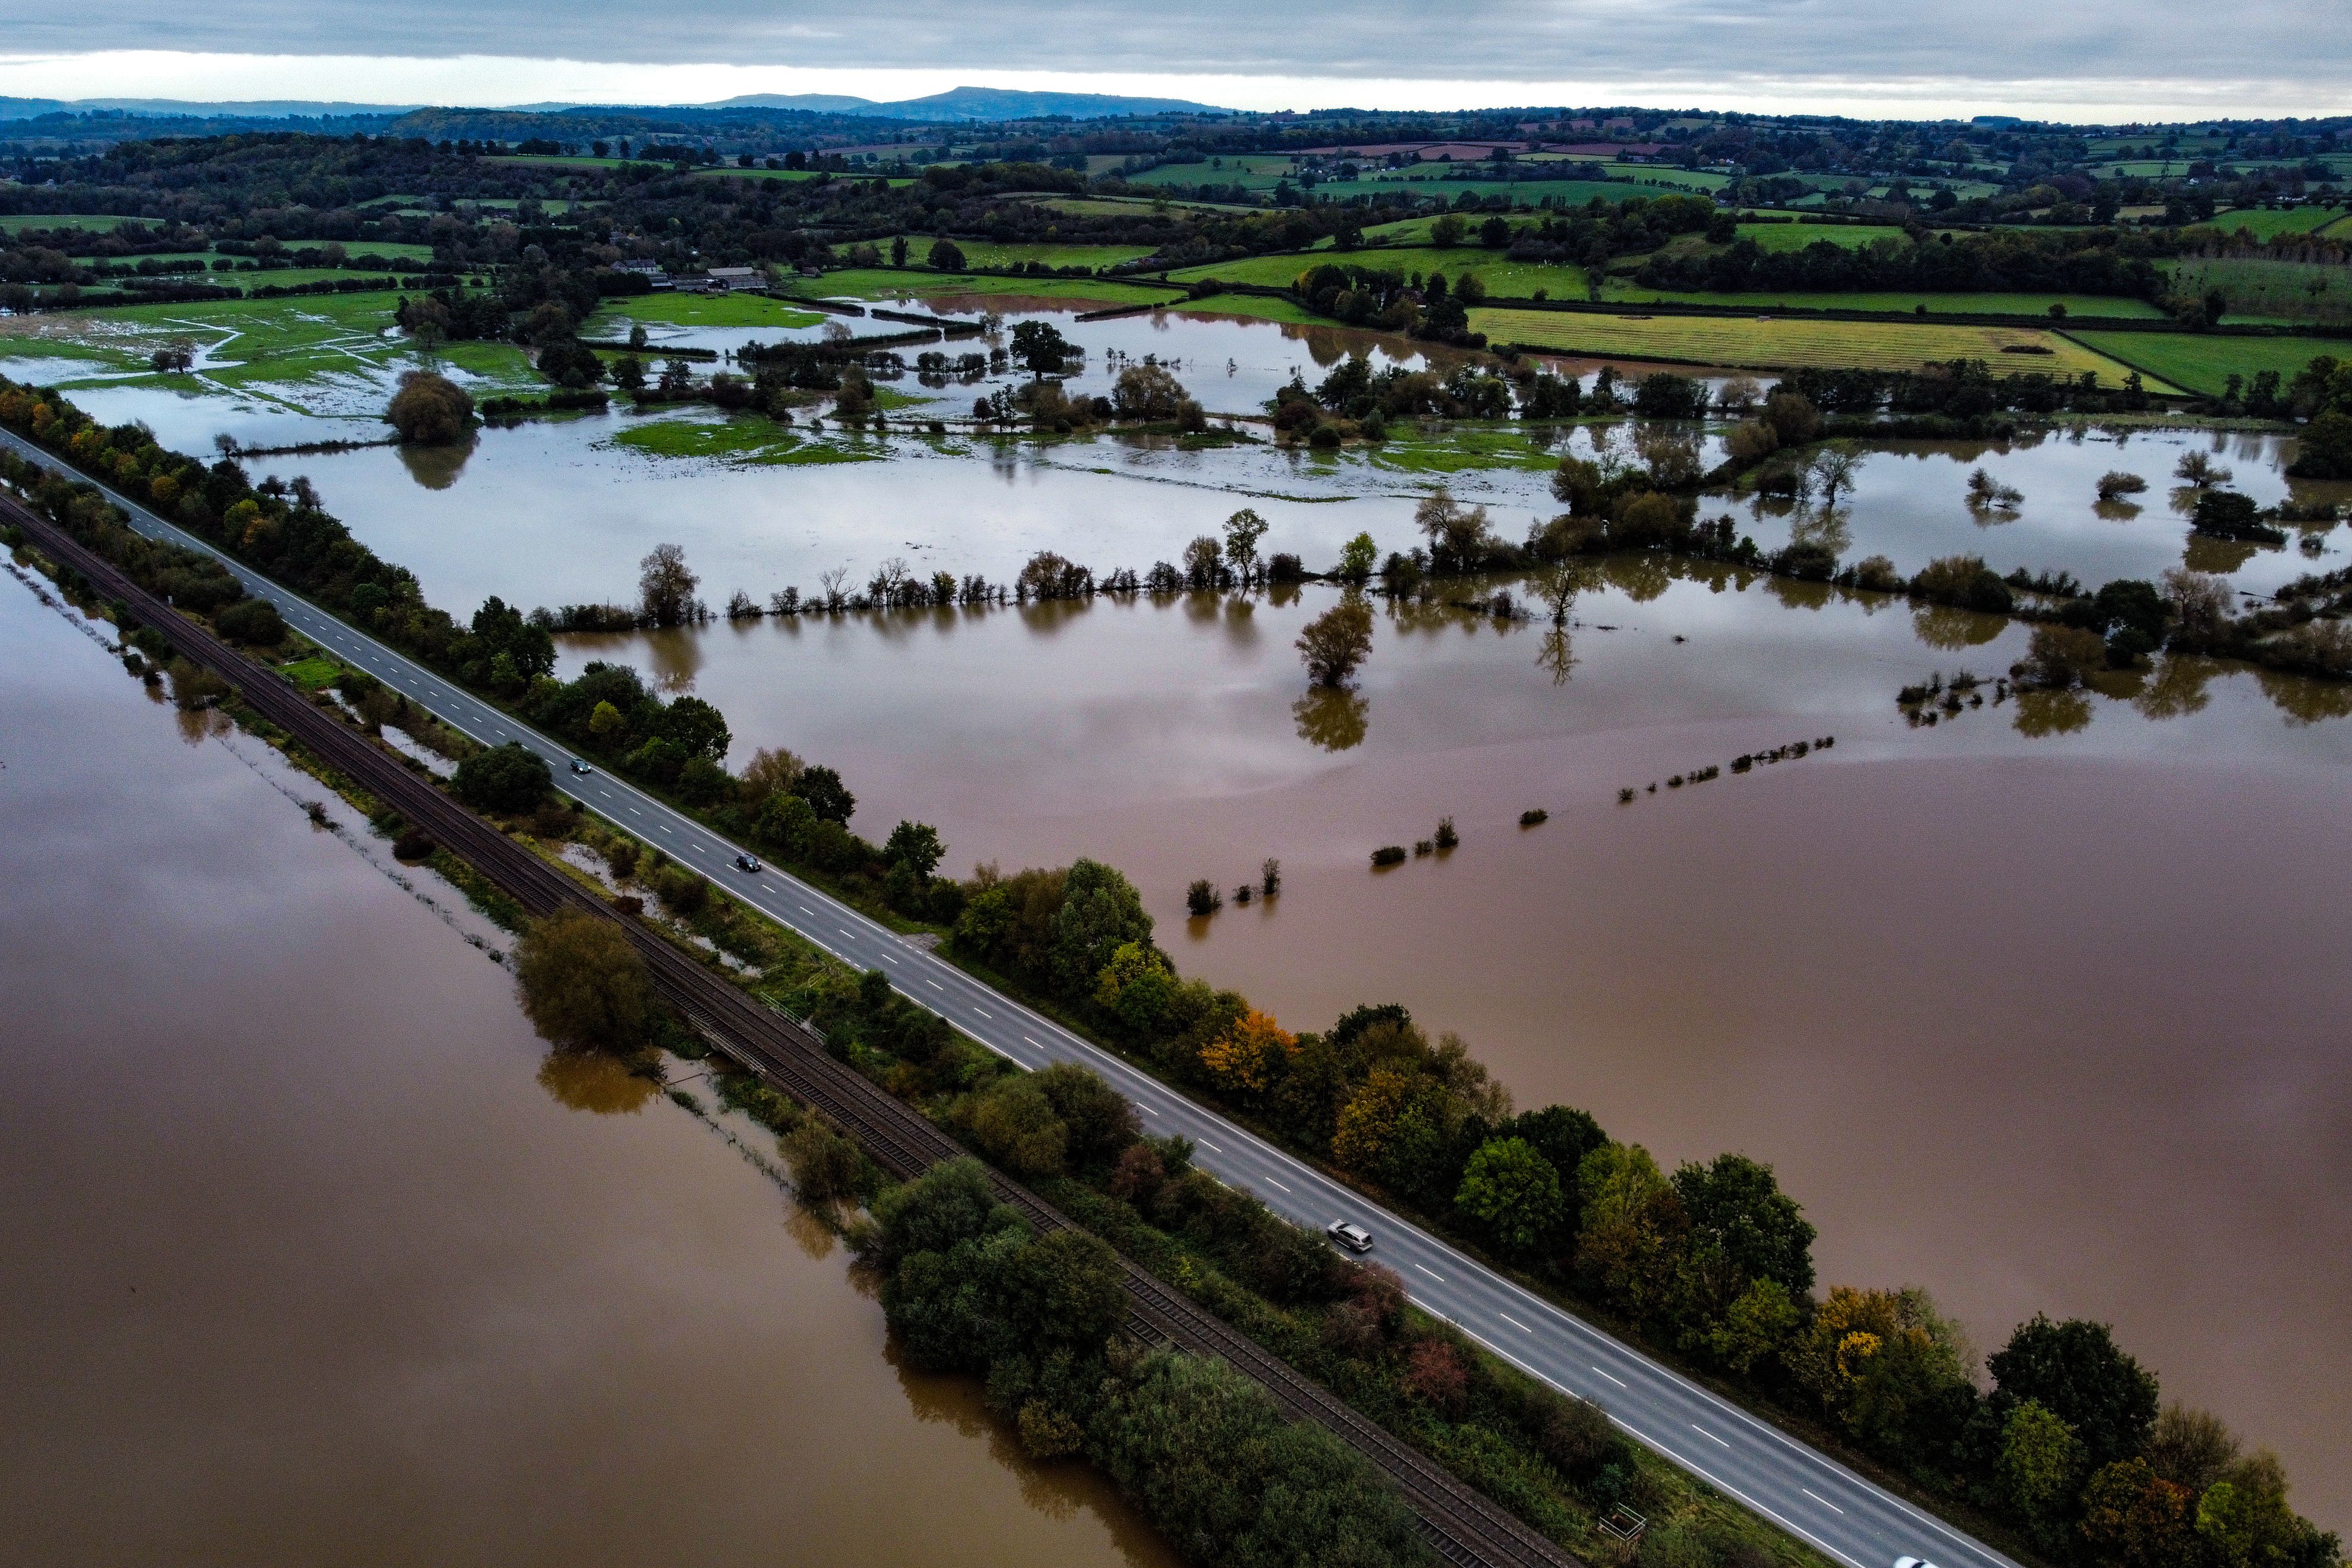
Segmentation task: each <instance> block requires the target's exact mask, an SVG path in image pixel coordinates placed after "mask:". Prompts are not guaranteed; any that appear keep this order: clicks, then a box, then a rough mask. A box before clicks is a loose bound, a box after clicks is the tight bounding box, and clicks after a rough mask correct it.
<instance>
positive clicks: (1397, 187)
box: [1328, 170, 1668, 207]
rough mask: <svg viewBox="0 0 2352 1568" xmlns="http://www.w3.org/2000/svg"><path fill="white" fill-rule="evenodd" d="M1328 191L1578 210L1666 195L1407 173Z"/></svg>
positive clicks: (1613, 185) (1620, 187) (1583, 184)
mask: <svg viewBox="0 0 2352 1568" xmlns="http://www.w3.org/2000/svg"><path fill="white" fill-rule="evenodd" d="M1328 189H1329V190H1330V191H1331V192H1332V193H1335V194H1341V195H1357V194H1364V195H1372V196H1382V195H1395V196H1409V197H1412V199H1414V200H1416V201H1423V202H1433V201H1434V202H1446V203H1449V204H1450V203H1452V202H1454V200H1455V199H1456V198H1458V197H1459V196H1461V194H1462V193H1464V192H1465V191H1467V192H1469V193H1471V194H1473V195H1475V196H1480V197H1486V196H1494V195H1504V196H1508V197H1509V198H1510V199H1511V202H1512V204H1513V205H1515V206H1525V207H1532V206H1535V205H1537V204H1539V203H1541V202H1542V201H1543V200H1544V199H1545V198H1546V197H1549V198H1551V201H1552V204H1553V205H1554V206H1562V207H1580V206H1582V205H1584V204H1585V203H1587V202H1590V201H1593V200H1596V199H1597V200H1600V201H1603V202H1624V201H1630V200H1632V199H1633V197H1635V196H1658V195H1665V194H1668V192H1666V191H1665V190H1664V189H1662V188H1661V187H1659V186H1655V185H1635V184H1630V183H1626V182H1623V181H1621V180H1454V179H1444V178H1441V177H1439V176H1437V175H1434V174H1416V173H1413V172H1411V171H1409V170H1400V171H1399V172H1395V173H1392V174H1391V173H1381V174H1367V175H1365V176H1364V177H1363V178H1362V179H1360V180H1358V181H1356V182H1355V183H1353V184H1347V183H1340V184H1334V185H1332V186H1329V187H1328Z"/></svg>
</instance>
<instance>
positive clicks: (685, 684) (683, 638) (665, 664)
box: [646, 626, 702, 693]
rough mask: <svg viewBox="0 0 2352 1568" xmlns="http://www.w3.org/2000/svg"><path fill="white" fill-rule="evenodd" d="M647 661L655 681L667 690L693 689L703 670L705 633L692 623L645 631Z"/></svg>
mask: <svg viewBox="0 0 2352 1568" xmlns="http://www.w3.org/2000/svg"><path fill="white" fill-rule="evenodd" d="M646 664H648V665H650V666H651V667H652V671H653V678H654V685H655V686H656V688H657V689H658V690H661V691H665V692H672V693H676V692H690V691H692V690H693V689H694V677H695V676H697V675H698V674H701V673H702V635H701V633H700V632H698V631H697V630H696V629H695V628H693V627H690V626H672V627H669V628H667V629H666V630H664V631H659V632H647V633H646Z"/></svg>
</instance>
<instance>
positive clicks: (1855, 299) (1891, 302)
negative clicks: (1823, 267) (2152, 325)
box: [1553, 277, 2164, 321]
mask: <svg viewBox="0 0 2352 1568" xmlns="http://www.w3.org/2000/svg"><path fill="white" fill-rule="evenodd" d="M1553 292H1554V297H1555V298H1559V291H1558V290H1554V291H1553ZM1601 298H1602V299H1604V300H1607V301H1608V302H1610V303H1611V304H1620V303H1622V304H1627V305H1639V304H1668V305H1720V306H1723V307H1726V308H1732V309H1739V310H1781V309H1788V310H1875V311H1881V312H1884V313H1885V314H1886V315H1889V316H1914V315H1916V314H1917V308H1918V307H1919V306H1922V305H1925V306H1926V307H1927V309H1928V311H1929V313H1930V314H1931V315H1947V316H1969V315H1975V316H2046V315H2048V314H2049V312H2050V307H2051V306H2053V305H2063V306H2064V307H2066V314H2067V315H2068V316H2095V317H2119V318H2122V319H2126V320H2135V321H2160V320H2162V319H2164V312H2163V311H2161V310H2159V309H2158V308H2156V307H2155V306H2153V305H2151V304H2149V303H2148V302H2147V300H2145V299H2125V298H2116V297H2113V296H2108V295H2099V294H1703V293H1676V292H1674V291H1672V290H1667V289H1657V288H1644V287H1642V286H1641V285H1640V284H1638V283H1633V282H1630V281H1628V280H1626V279H1624V278H1622V277H1612V278H1610V279H1609V280H1608V281H1606V282H1605V283H1603V284H1602V285H1601Z"/></svg>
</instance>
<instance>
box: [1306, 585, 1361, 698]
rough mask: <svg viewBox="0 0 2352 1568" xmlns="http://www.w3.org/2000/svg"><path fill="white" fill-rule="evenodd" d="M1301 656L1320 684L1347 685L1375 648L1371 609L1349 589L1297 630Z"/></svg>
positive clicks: (1315, 682)
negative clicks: (1301, 629)
mask: <svg viewBox="0 0 2352 1568" xmlns="http://www.w3.org/2000/svg"><path fill="white" fill-rule="evenodd" d="M1297 648H1298V656H1299V658H1300V660H1301V661H1302V662H1303V663H1304V664H1306V665H1307V679H1308V680H1309V681H1311V682H1313V683H1314V684H1315V685H1318V686H1326V687H1330V686H1344V685H1348V684H1349V682H1350V681H1352V680H1353V679H1354V677H1355V674H1356V671H1357V669H1358V668H1359V667H1360V665H1361V664H1363V662H1364V661H1365V659H1367V658H1369V657H1370V655H1371V652H1372V612H1371V607H1370V606H1369V605H1367V604H1366V603H1365V602H1364V601H1363V599H1362V597H1361V596H1360V595H1358V594H1353V593H1350V594H1349V595H1348V596H1346V597H1345V598H1343V599H1341V600H1340V601H1339V603H1337V604H1335V605H1333V606H1331V608H1330V609H1328V610H1326V611H1325V612H1323V613H1322V614H1320V615H1318V616H1317V617H1316V618H1315V619H1314V620H1312V621H1309V622H1307V626H1306V629H1305V630H1304V631H1302V632H1300V633H1299V634H1298V643H1297Z"/></svg>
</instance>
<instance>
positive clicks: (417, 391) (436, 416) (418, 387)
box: [383, 371, 474, 446]
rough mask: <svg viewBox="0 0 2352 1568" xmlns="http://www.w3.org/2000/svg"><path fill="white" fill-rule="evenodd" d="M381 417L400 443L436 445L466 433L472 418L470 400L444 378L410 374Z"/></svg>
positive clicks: (401, 379) (429, 372) (427, 373)
mask: <svg viewBox="0 0 2352 1568" xmlns="http://www.w3.org/2000/svg"><path fill="white" fill-rule="evenodd" d="M383 417H384V419H385V421H386V422H387V423H390V424H391V425H392V427H393V428H394V430H397V431H398V432H400V438H401V439H402V440H403V441H409V442H415V444H418V445H422V446H433V445H440V444H445V443H447V442H452V441H455V440H457V437H459V436H460V435H463V434H465V433H466V425H467V422H468V421H469V420H471V419H472V418H473V417H474V400H473V399H472V398H471V397H469V396H467V392H466V390H465V389H464V388H463V387H461V386H459V385H457V383H456V382H452V381H450V380H449V379H448V378H447V377H446V376H437V375H435V374H434V373H433V372H432V371H409V372H408V373H407V374H406V375H404V376H402V377H401V378H400V390H399V391H398V392H394V393H393V394H392V404H391V406H390V407H388V408H386V409H385V410H384V411H383Z"/></svg>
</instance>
